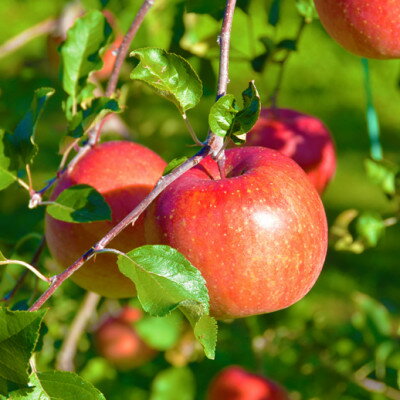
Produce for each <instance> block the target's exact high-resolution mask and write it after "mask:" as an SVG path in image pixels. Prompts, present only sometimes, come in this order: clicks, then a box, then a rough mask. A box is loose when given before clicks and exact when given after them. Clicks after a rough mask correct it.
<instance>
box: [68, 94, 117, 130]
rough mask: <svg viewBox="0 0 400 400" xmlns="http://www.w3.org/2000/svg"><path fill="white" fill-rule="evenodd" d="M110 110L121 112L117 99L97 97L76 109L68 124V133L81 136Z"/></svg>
mask: <svg viewBox="0 0 400 400" xmlns="http://www.w3.org/2000/svg"><path fill="white" fill-rule="evenodd" d="M111 112H121V109H120V108H119V105H118V101H117V100H114V99H111V98H108V97H97V98H95V99H93V101H92V103H91V105H90V106H89V107H88V108H86V109H84V110H80V111H78V112H77V113H76V114H75V115H74V116H73V117H72V119H71V121H70V123H69V124H68V135H69V136H72V137H74V138H79V137H81V136H82V135H83V134H84V133H85V132H86V131H87V130H88V129H90V128H91V127H92V126H93V125H94V124H96V123H97V122H98V121H99V120H101V119H102V118H104V117H105V116H106V115H107V114H109V113H111Z"/></svg>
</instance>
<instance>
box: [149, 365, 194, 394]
mask: <svg viewBox="0 0 400 400" xmlns="http://www.w3.org/2000/svg"><path fill="white" fill-rule="evenodd" d="M177 391H178V392H179V395H178V394H177ZM195 394H196V388H195V379H194V376H193V373H192V371H191V370H190V369H189V368H188V367H183V368H169V369H166V370H164V371H162V372H160V373H159V374H158V375H157V376H156V377H155V379H154V381H153V384H152V391H151V396H150V400H177V399H178V398H179V400H194V398H195Z"/></svg>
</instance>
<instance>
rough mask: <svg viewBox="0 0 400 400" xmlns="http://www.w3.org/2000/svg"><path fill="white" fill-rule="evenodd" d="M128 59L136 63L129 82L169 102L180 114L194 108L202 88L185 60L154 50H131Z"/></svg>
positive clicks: (195, 74) (150, 48)
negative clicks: (141, 83)
mask: <svg viewBox="0 0 400 400" xmlns="http://www.w3.org/2000/svg"><path fill="white" fill-rule="evenodd" d="M131 56H135V57H137V58H138V59H139V60H140V62H139V64H138V65H137V66H136V67H135V69H134V70H133V71H132V73H131V79H136V80H140V81H142V82H144V83H146V84H147V85H149V86H150V87H151V88H153V89H154V90H155V91H156V93H158V94H159V95H160V96H163V97H165V98H167V99H168V100H170V101H172V102H173V103H174V104H175V105H176V106H177V107H178V109H179V111H180V112H181V113H184V112H185V111H186V110H189V109H190V108H193V107H195V106H196V105H197V103H198V102H199V100H200V98H201V96H202V93H203V88H202V84H201V81H200V79H199V77H198V76H197V73H196V72H195V71H194V69H193V68H192V67H191V65H190V64H189V63H188V62H187V61H186V60H185V59H183V58H182V57H180V56H178V55H176V54H173V53H169V52H167V51H165V50H162V49H158V48H154V47H149V48H144V49H138V50H135V51H133V52H132V53H131Z"/></svg>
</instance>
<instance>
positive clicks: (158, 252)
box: [118, 245, 209, 316]
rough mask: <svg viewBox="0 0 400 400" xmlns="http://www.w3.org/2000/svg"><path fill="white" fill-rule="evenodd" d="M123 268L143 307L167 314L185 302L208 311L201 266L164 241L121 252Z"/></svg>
mask: <svg viewBox="0 0 400 400" xmlns="http://www.w3.org/2000/svg"><path fill="white" fill-rule="evenodd" d="M118 267H119V269H120V271H121V272H122V273H123V274H124V275H125V276H127V277H128V278H129V279H131V280H132V281H133V282H134V283H135V285H136V289H137V292H138V298H139V300H140V303H141V304H142V306H143V309H144V310H145V311H147V312H148V313H149V314H150V315H153V316H164V315H167V314H168V313H169V312H171V311H172V310H174V309H176V308H177V307H179V306H180V305H182V304H188V305H191V303H193V305H196V304H197V305H199V306H200V307H201V309H202V310H203V313H205V314H207V313H208V311H209V297H208V291H207V288H206V282H205V280H204V278H203V277H202V276H201V273H200V271H199V270H198V269H196V268H195V267H193V265H192V264H190V262H189V261H188V260H187V259H186V258H185V257H184V256H183V255H182V254H180V253H179V252H178V251H177V250H175V249H173V248H172V247H169V246H165V245H153V246H151V245H148V246H142V247H138V248H136V249H134V250H132V251H130V252H129V253H127V254H126V255H120V256H118Z"/></svg>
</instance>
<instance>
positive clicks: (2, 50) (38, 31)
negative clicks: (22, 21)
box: [0, 18, 57, 59]
mask: <svg viewBox="0 0 400 400" xmlns="http://www.w3.org/2000/svg"><path fill="white" fill-rule="evenodd" d="M56 26H57V20H56V19H55V18H48V19H46V20H44V21H42V22H39V23H38V24H36V25H34V26H32V27H30V28H28V29H26V30H25V31H23V32H21V33H19V34H18V35H17V36H14V37H13V38H11V39H9V40H7V42H5V43H3V44H2V45H1V46H0V59H1V58H4V57H6V56H7V55H9V54H10V53H12V52H14V51H16V50H18V49H19V48H20V47H22V46H24V45H25V44H26V43H28V42H30V41H31V40H33V39H35V38H37V37H39V36H41V35H45V34H47V33H51V32H53V31H54V29H55V28H56Z"/></svg>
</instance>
